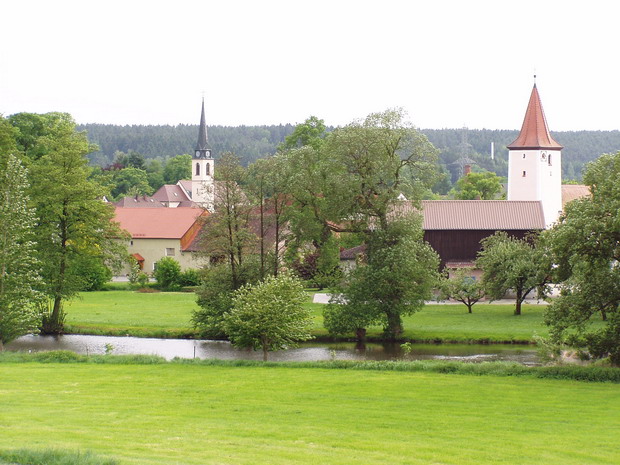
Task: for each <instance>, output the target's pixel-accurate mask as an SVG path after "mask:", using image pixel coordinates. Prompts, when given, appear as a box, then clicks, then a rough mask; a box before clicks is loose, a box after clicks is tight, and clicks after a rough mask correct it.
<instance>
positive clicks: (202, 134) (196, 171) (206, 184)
mask: <svg viewBox="0 0 620 465" xmlns="http://www.w3.org/2000/svg"><path fill="white" fill-rule="evenodd" d="M214 169H215V160H214V159H213V158H212V157H211V146H210V145H209V141H208V137H207V123H206V122H205V101H204V98H203V99H202V113H201V115H200V127H199V129H198V143H197V144H196V150H195V151H194V155H193V156H192V201H193V202H196V203H198V204H200V205H201V206H202V207H203V208H206V209H207V210H209V211H210V212H212V211H213V204H214V190H213V189H214V183H213V170H214Z"/></svg>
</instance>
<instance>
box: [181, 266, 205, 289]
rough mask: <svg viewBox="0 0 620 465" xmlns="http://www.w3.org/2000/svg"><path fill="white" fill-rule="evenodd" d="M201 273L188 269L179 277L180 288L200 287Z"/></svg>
mask: <svg viewBox="0 0 620 465" xmlns="http://www.w3.org/2000/svg"><path fill="white" fill-rule="evenodd" d="M200 282H201V280H200V273H199V272H198V270H196V269H194V268H188V269H187V270H185V271H182V272H181V274H180V275H179V286H181V287H187V286H200Z"/></svg>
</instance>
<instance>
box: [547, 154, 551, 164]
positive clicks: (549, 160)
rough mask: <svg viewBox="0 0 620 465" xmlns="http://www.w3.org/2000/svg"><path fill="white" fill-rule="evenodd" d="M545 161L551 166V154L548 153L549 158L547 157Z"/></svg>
mask: <svg viewBox="0 0 620 465" xmlns="http://www.w3.org/2000/svg"><path fill="white" fill-rule="evenodd" d="M547 163H548V164H549V166H551V154H549V158H548V159H547Z"/></svg>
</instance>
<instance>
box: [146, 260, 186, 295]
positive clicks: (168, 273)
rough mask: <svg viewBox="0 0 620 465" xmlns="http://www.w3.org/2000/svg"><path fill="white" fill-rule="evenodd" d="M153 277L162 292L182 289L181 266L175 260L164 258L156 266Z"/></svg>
mask: <svg viewBox="0 0 620 465" xmlns="http://www.w3.org/2000/svg"><path fill="white" fill-rule="evenodd" d="M153 276H154V277H155V279H156V280H157V285H158V287H159V288H160V289H161V290H162V291H177V290H179V289H180V288H181V286H180V285H179V279H180V277H181V265H179V262H177V261H176V260H175V259H174V258H170V257H164V258H162V259H161V260H159V261H158V262H157V263H156V265H155V271H154V272H153Z"/></svg>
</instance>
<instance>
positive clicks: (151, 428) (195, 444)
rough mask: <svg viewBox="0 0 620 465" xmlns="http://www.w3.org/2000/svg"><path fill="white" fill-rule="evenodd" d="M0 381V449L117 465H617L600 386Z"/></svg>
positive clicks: (226, 369) (506, 381)
mask: <svg viewBox="0 0 620 465" xmlns="http://www.w3.org/2000/svg"><path fill="white" fill-rule="evenodd" d="M0 372H1V373H2V376H0V394H1V399H2V409H0V449H8V448H22V447H27V448H31V449H32V448H39V447H41V448H50V447H53V448H58V449H65V450H82V451H84V450H92V451H93V452H95V453H97V454H101V455H105V456H111V457H115V458H118V459H119V460H120V463H121V465H122V464H161V465H163V464H166V465H170V464H178V465H184V464H196V465H205V464H252V465H254V464H273V465H278V464H282V465H284V464H286V465H288V464H355V465H358V464H368V465H373V464H377V465H384V464H393V465H396V464H444V465H448V464H455V465H456V464H459V465H468V464H472V465H474V464H475V465H479V464H512V465H515V464H528V465H529V464H539V463H540V464H542V463H544V464H546V465H553V464H562V465H570V464H575V465H584V464H612V463H620V448H618V436H617V432H618V431H620V389H618V385H617V384H611V383H586V382H577V381H566V380H547V379H531V378H527V377H526V378H513V377H496V376H469V375H455V374H450V375H445V374H437V373H424V372H422V373H409V372H393V371H356V370H338V369H322V368H288V367H278V368H273V367H271V368H270V367H262V366H253V367H231V366H200V365H178V364H165V365H107V364H103V365H98V364H40V363H14V364H13V363H4V364H0Z"/></svg>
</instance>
